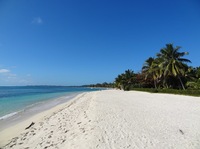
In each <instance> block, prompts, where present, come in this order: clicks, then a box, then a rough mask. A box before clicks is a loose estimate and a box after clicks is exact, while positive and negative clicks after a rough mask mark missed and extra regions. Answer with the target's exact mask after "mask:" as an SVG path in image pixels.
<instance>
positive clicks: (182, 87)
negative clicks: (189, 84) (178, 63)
mask: <svg viewBox="0 0 200 149" xmlns="http://www.w3.org/2000/svg"><path fill="white" fill-rule="evenodd" d="M178 79H179V81H180V83H181V86H182V88H183V90H185V86H184V85H183V82H182V80H181V78H180V76H178Z"/></svg>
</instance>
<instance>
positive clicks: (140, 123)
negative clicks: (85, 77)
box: [0, 90, 200, 149]
mask: <svg viewBox="0 0 200 149" xmlns="http://www.w3.org/2000/svg"><path fill="white" fill-rule="evenodd" d="M199 107H200V98H198V97H190V96H189V97H188V96H180V95H170V94H151V93H145V92H137V91H129V92H124V91H120V90H104V91H95V92H85V93H82V94H79V95H77V96H76V97H75V98H73V99H71V100H70V101H69V102H67V103H63V104H61V105H58V106H56V107H54V108H52V109H50V110H47V111H45V112H42V113H39V114H37V115H36V116H34V117H32V118H30V119H29V120H27V121H25V122H23V123H20V124H18V125H16V126H14V127H12V128H9V129H7V130H5V131H4V132H3V133H1V135H2V136H4V137H1V140H0V147H2V146H4V145H5V143H6V138H7V143H8V138H9V137H10V139H11V138H13V139H12V140H11V142H10V143H9V144H8V145H7V146H4V148H5V149H6V148H26V147H27V148H28V147H29V148H38V149H39V148H61V149H62V148H63V149H64V148H72V149H74V148H83V149H87V148H99V149H101V148H138V149H140V148H152V149H153V148H178V149H182V148H190V149H195V148H199V147H200V132H199V131H198V130H200V125H199V124H200V109H199ZM32 122H34V123H35V124H34V125H33V126H31V127H30V128H29V129H27V130H25V128H26V127H28V126H29V125H30V124H31V123H32ZM20 130H21V131H20ZM22 130H23V131H22ZM14 134H15V135H14ZM3 143H4V144H3Z"/></svg>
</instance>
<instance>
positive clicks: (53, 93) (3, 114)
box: [0, 86, 99, 125]
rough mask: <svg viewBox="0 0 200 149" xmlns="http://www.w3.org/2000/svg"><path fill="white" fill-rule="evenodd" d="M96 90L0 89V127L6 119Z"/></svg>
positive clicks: (56, 87)
mask: <svg viewBox="0 0 200 149" xmlns="http://www.w3.org/2000/svg"><path fill="white" fill-rule="evenodd" d="M96 90H99V89H97V88H84V87H66V86H6V87H0V125H1V123H3V122H2V121H5V120H6V119H11V117H15V119H17V118H19V117H21V116H23V115H31V114H33V113H37V112H39V111H42V110H46V109H49V108H51V107H53V106H56V105H58V104H60V103H64V102H66V101H68V100H70V99H71V98H73V97H74V96H76V95H77V94H79V93H82V92H88V91H96Z"/></svg>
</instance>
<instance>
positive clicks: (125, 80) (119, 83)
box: [115, 69, 134, 90]
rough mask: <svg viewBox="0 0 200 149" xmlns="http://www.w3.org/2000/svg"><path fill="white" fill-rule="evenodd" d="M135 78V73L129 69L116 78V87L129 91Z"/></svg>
mask: <svg viewBox="0 0 200 149" xmlns="http://www.w3.org/2000/svg"><path fill="white" fill-rule="evenodd" d="M133 77H134V72H133V71H132V70H129V69H128V70H126V71H125V72H124V73H122V74H120V75H118V77H117V78H115V84H116V87H117V88H120V89H124V90H129V89H130V86H131V84H132V81H133Z"/></svg>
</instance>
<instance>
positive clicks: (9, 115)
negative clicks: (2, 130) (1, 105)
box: [0, 112, 18, 120]
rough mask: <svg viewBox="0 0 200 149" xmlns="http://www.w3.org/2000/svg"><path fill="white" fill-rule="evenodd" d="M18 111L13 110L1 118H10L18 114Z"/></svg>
mask: <svg viewBox="0 0 200 149" xmlns="http://www.w3.org/2000/svg"><path fill="white" fill-rule="evenodd" d="M17 113H18V112H13V113H10V114H7V115H4V116H2V117H0V120H3V119H6V118H9V117H11V116H14V115H16V114H17Z"/></svg>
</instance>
